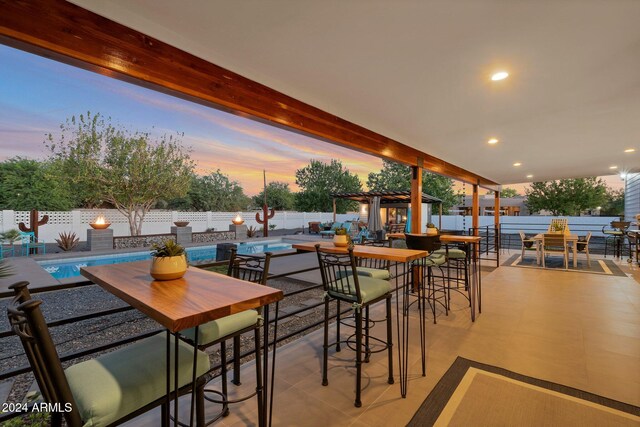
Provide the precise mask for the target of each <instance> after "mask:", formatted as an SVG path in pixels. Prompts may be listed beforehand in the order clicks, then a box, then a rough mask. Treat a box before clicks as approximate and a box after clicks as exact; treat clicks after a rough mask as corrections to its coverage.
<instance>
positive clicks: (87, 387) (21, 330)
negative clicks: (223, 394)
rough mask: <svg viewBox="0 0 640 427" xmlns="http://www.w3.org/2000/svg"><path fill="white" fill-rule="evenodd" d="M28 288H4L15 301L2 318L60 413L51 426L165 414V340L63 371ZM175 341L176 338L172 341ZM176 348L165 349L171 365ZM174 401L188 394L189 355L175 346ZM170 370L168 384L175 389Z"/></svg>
mask: <svg viewBox="0 0 640 427" xmlns="http://www.w3.org/2000/svg"><path fill="white" fill-rule="evenodd" d="M28 284H29V283H28V282H18V283H15V284H13V285H11V286H9V288H11V289H12V290H13V291H14V298H13V299H12V301H11V302H10V303H9V305H8V308H7V315H8V317H9V323H10V325H11V329H12V330H13V332H14V333H15V334H16V335H17V336H18V337H19V338H20V341H21V343H22V346H23V348H24V351H25V354H26V356H27V358H28V360H29V364H30V365H31V368H32V370H33V375H34V376H35V379H36V382H37V384H38V387H39V388H40V392H41V394H42V397H43V398H44V400H45V402H46V403H49V404H54V405H56V406H59V407H61V408H64V412H52V414H51V417H52V418H51V425H53V426H61V425H62V418H63V417H64V420H65V421H66V425H67V426H70V427H79V426H96V427H97V426H113V425H119V424H122V423H124V422H125V421H128V420H131V419H133V418H135V417H137V416H138V415H140V414H142V413H144V412H147V411H149V410H151V409H153V408H155V407H157V406H160V407H161V408H162V414H167V411H169V408H168V407H167V405H166V402H167V401H166V390H167V389H166V387H167V380H166V372H167V370H166V363H167V358H166V350H167V337H166V334H165V333H159V334H157V335H153V336H151V337H148V338H144V339H142V340H140V341H137V342H135V343H133V344H129V345H127V346H125V347H123V348H120V349H118V350H115V351H112V352H110V353H107V354H103V355H101V356H98V357H96V358H94V359H89V360H85V361H83V362H80V363H76V364H74V365H72V366H69V367H68V368H66V369H63V367H62V363H61V362H60V358H59V356H58V352H57V351H56V348H55V345H54V343H53V340H52V339H51V335H50V333H49V329H48V327H47V323H46V321H45V319H44V316H43V315H42V311H41V309H40V305H41V304H42V301H39V300H34V299H31V295H30V293H29V290H28V287H27V286H28ZM172 339H175V337H172ZM174 344H175V342H172V343H171V344H170V346H169V347H170V348H171V359H172V360H175V359H174V351H175V350H174V349H175V345H174ZM178 345H179V347H178V354H179V367H178V395H179V396H181V395H184V394H187V393H190V392H191V391H192V384H193V383H192V375H193V360H194V349H193V347H192V346H190V345H189V344H187V343H185V342H182V341H179V343H178ZM196 355H197V362H196V363H197V370H196V394H195V396H194V397H193V398H194V399H196V401H195V405H196V417H195V418H196V424H197V425H198V426H204V425H205V422H204V385H205V383H206V382H207V376H206V373H207V371H208V370H209V367H210V362H209V356H208V355H207V354H206V353H204V352H201V351H197V353H196ZM173 370H174V366H173V364H172V366H171V372H170V376H171V380H172V382H173V385H174V387H175V380H174V378H175V376H174V373H173Z"/></svg>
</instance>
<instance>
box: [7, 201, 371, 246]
mask: <svg viewBox="0 0 640 427" xmlns="http://www.w3.org/2000/svg"><path fill="white" fill-rule="evenodd" d="M259 213H260V218H262V211H259ZM237 214H238V212H177V211H164V210H152V211H150V212H149V213H148V214H147V215H146V217H145V219H144V222H143V224H142V234H164V233H170V232H171V226H172V225H173V223H174V222H175V221H189V226H190V227H192V229H193V231H194V232H200V231H206V230H207V229H210V228H215V230H216V231H228V230H229V225H230V224H231V220H232V219H234V218H235V217H236V215H237ZM43 215H49V222H48V223H47V224H46V225H43V226H40V228H39V234H40V238H41V239H44V240H45V241H46V242H47V243H53V242H54V239H56V238H57V237H58V235H59V234H60V233H62V232H74V233H76V235H77V236H78V237H79V238H80V240H81V241H84V240H86V238H87V229H89V228H91V227H90V226H89V223H90V222H93V221H94V220H95V218H96V217H97V216H98V215H103V216H104V217H105V218H106V219H107V221H108V222H110V223H111V227H110V228H111V229H113V232H114V233H113V234H114V236H128V235H129V234H130V232H129V222H128V221H127V218H126V217H125V216H124V215H122V214H121V213H120V212H118V211H117V210H115V209H96V210H74V211H70V212H54V211H41V212H40V217H42V216H43ZM240 216H242V219H244V221H245V224H246V225H247V226H254V227H256V228H257V229H258V230H259V229H260V228H261V227H262V225H261V224H258V222H257V221H256V219H255V217H256V212H255V211H253V212H240ZM357 218H358V214H357V213H348V214H338V215H337V220H338V221H347V220H354V219H357ZM332 220H333V213H332V212H287V211H276V214H275V216H274V217H273V218H271V219H269V224H276V226H277V227H276V229H283V228H287V229H300V228H302V227H303V226H304V227H305V232H306V228H307V227H308V226H309V222H310V221H320V222H329V221H332ZM20 222H24V223H25V224H26V225H27V226H28V225H29V211H12V210H4V211H2V216H0V232H4V231H8V230H11V229H17V228H18V224H19V223H20Z"/></svg>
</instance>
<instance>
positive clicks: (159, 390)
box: [65, 333, 210, 427]
mask: <svg viewBox="0 0 640 427" xmlns="http://www.w3.org/2000/svg"><path fill="white" fill-rule="evenodd" d="M166 348H167V335H166V333H160V334H157V335H154V336H151V337H149V338H145V339H143V340H141V341H138V342H136V343H134V344H131V345H128V346H126V347H124V348H122V349H120V350H116V351H114V352H111V353H107V354H105V355H103V356H100V357H98V358H96V359H91V360H87V361H85V362H80V363H78V364H76V365H73V366H70V367H69V368H67V369H66V370H65V374H66V377H67V380H68V381H69V386H70V388H71V392H72V393H73V397H74V399H75V400H76V403H77V405H78V411H79V412H80V417H81V418H82V420H83V422H84V425H85V426H87V427H97V426H106V425H109V424H111V423H113V422H114V421H116V420H118V419H120V418H122V417H124V416H126V415H128V414H130V413H132V412H134V411H136V410H137V409H140V408H142V407H143V406H145V405H148V404H149V403H151V402H153V401H155V400H157V399H159V398H161V397H163V396H165V395H166V391H167V388H166V387H167V383H166V375H165V374H166V361H167V356H166ZM178 352H179V353H178V354H179V367H178V372H179V376H178V384H179V387H182V386H184V385H187V384H189V383H190V382H191V376H192V374H193V346H191V345H189V344H187V343H186V342H184V341H179V350H178ZM197 354H198V358H197V371H196V375H197V376H202V375H204V374H205V373H206V372H207V371H208V370H209V368H210V363H209V356H207V354H206V353H204V352H202V351H198V353H197ZM173 355H174V337H173V336H171V384H172V386H173V385H174V384H175V382H174V381H175V380H174V374H173V367H174V364H173V361H174V358H173Z"/></svg>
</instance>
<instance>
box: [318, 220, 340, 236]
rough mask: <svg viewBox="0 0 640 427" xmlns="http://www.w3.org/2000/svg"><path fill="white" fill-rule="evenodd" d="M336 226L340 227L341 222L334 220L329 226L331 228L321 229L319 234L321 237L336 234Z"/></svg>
mask: <svg viewBox="0 0 640 427" xmlns="http://www.w3.org/2000/svg"><path fill="white" fill-rule="evenodd" d="M338 228H342V223H341V222H334V223H333V225H332V226H331V229H329V230H323V231H321V232H320V236H322V238H325V237H333V236H334V235H335V234H336V230H337V229H338Z"/></svg>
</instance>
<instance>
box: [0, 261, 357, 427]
mask: <svg viewBox="0 0 640 427" xmlns="http://www.w3.org/2000/svg"><path fill="white" fill-rule="evenodd" d="M287 255H291V254H290V253H283V254H274V257H278V256H287ZM226 264H227V262H225V261H220V262H213V263H208V264H201V265H198V266H197V267H198V268H210V267H215V266H224V265H226ZM317 269H318V267H314V268H307V269H301V270H297V271H293V272H288V273H286V274H279V275H271V276H269V279H270V280H272V279H275V278H282V277H286V276H289V275H293V274H299V273H302V272H305V271H310V270H317ZM86 286H97V285H95V284H93V283H92V282H90V281H82V282H77V283H73V284H68V285H65V286H64V287H61V286H59V285H58V286H49V287H42V288H34V289H32V290H30V292H31V293H32V294H35V293H44V292H56V291H59V290H63V289H64V290H68V289H73V288H80V287H86ZM322 287H323V285H321V284H320V285H311V286H309V287H306V288H304V289H298V290H295V291H291V292H288V293H286V294H285V295H284V299H285V300H286V299H287V298H291V297H293V296H295V295H300V294H303V293H307V292H312V291H316V290H318V289H322ZM0 297H13V293H12V292H4V293H2V294H0ZM323 304H324V302H323V301H321V302H319V303H315V304H312V305H308V306H305V307H303V308H301V309H299V310H295V311H292V312H289V313H281V314H280V315H279V317H278V321H282V320H284V319H286V318H289V317H291V316H297V315H300V314H301V313H303V312H306V311H311V310H313V309H315V308H317V307H319V306H322V305H323ZM130 310H134V308H133V307H130V306H125V307H118V308H111V309H107V310H99V311H94V312H92V313H87V314H82V315H79V316H71V317H67V318H64V319H59V320H55V321H51V322H48V323H47V326H48V327H49V328H56V327H59V326H63V325H68V324H71V323H76V322H80V321H85V320H91V319H97V318H103V317H104V318H108V317H109V316H113V315H115V314H118V313H123V312H127V311H130ZM349 310H350V308H349V307H347V308H345V309H344V310H342V314H344V313H347V312H349ZM336 314H337V313H336ZM336 314H333V315H332V316H331V318H330V320H333V319H335V318H336ZM275 320H276V319H271V320H270V323H271V324H273V323H274V322H275ZM323 322H324V317H322V318H321V319H320V320H318V321H317V322H313V323H311V324H306V325H304V326H303V327H301V328H299V329H296V330H293V331H291V332H289V333H287V334H286V335H282V336H278V337H277V339H276V344H277V343H280V342H282V341H285V340H288V339H290V338H292V337H294V336H296V335H300V334H302V333H304V332H306V331H307V330H309V329H313V328H316V327H318V326H320V325H322V324H323ZM115 326H117V325H112V326H111V327H115ZM161 331H163V329H162V328H158V329H154V330H152V331H149V332H145V333H142V334H135V335H131V336H127V337H125V338H122V339H118V340H116V341H112V342H109V343H107V344H102V345H97V346H92V347H89V348H85V349H83V350H80V351H76V352H71V353H67V354H64V355H61V356H60V360H61V361H62V362H67V361H72V360H75V359H79V358H82V357H86V356H90V355H93V354H96V353H100V352H103V351H106V350H110V349H112V348H115V347H118V346H121V345H124V344H128V343H130V342H133V341H137V340H139V339H142V338H146V337H149V336H151V335H154V334H157V333H159V332H161ZM12 336H14V333H13V331H11V330H5V331H0V348H1V347H3V346H4V344H3V340H6V339H8V338H10V337H12ZM252 353H253V351H252V350H248V351H246V352H243V353H242V354H241V357H246V356H248V355H250V354H252ZM19 355H20V354H18V355H14V357H15V356H19ZM214 368H215V369H219V368H220V365H219V364H218V365H216V366H214ZM31 370H32V369H31V367H30V366H29V365H28V364H27V365H23V366H19V367H17V368H13V369H9V370H6V371H4V372H0V381H4V380H8V379H11V378H15V377H17V376H18V375H22V374H26V373H29V372H31ZM19 415H21V413H7V414H2V415H1V416H0V423H2V422H4V421H6V420H8V419H10V418H14V417H17V416H19Z"/></svg>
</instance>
